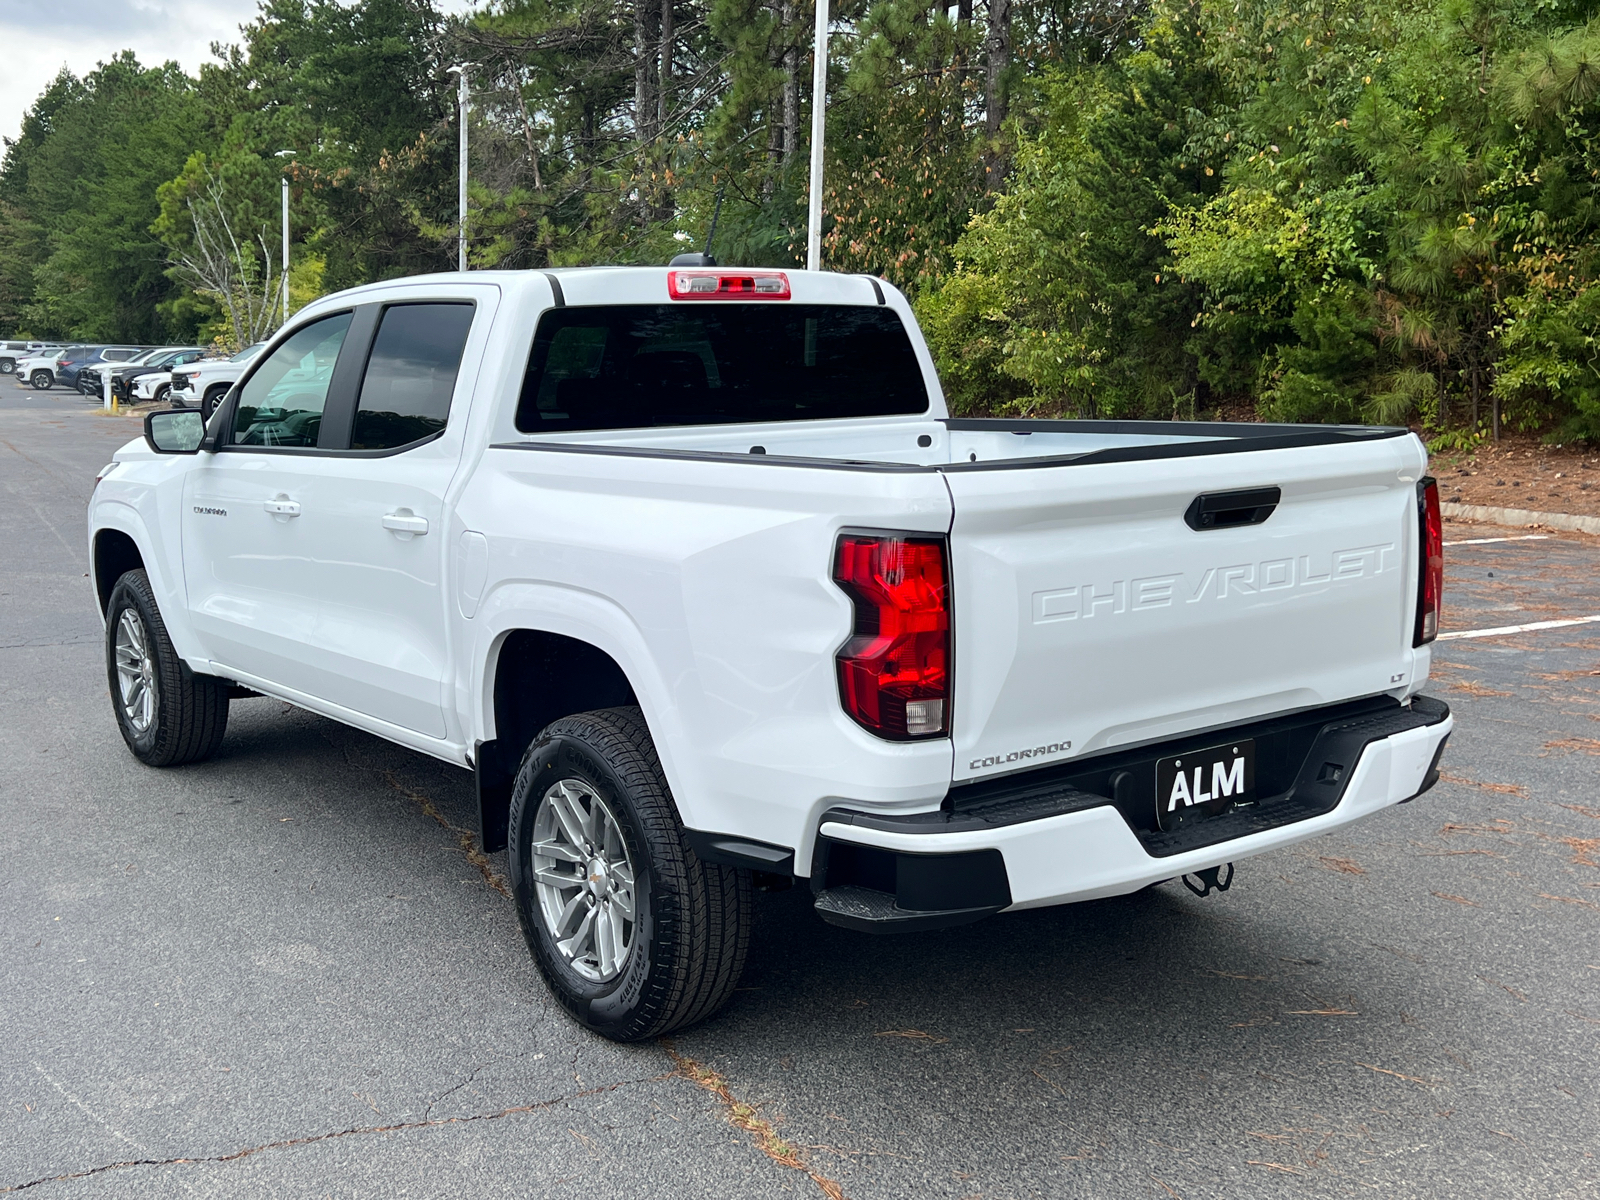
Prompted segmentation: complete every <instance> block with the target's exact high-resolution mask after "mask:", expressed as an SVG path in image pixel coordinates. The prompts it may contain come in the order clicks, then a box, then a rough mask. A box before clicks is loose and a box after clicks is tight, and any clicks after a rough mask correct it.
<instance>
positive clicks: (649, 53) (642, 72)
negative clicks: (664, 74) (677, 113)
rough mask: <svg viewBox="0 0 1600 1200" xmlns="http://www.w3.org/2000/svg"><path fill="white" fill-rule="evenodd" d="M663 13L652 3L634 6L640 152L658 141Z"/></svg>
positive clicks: (637, 2)
mask: <svg viewBox="0 0 1600 1200" xmlns="http://www.w3.org/2000/svg"><path fill="white" fill-rule="evenodd" d="M660 17H661V13H660V10H659V9H658V8H657V7H656V6H655V5H654V4H653V3H651V0H634V5H633V42H634V59H633V130H634V137H635V140H636V141H637V142H638V144H639V147H640V149H641V150H642V149H643V148H644V147H646V146H648V145H650V143H652V142H654V141H655V139H656V133H657V130H658V128H659V126H658V125H657V122H656V116H657V99H656V81H657V78H658V76H657V71H658V67H657V63H658V62H659V56H660V44H659V38H658V33H659V30H660Z"/></svg>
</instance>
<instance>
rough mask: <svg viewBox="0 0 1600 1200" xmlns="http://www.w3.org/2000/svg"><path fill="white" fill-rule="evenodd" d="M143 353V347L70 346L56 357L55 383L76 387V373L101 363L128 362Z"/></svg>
mask: <svg viewBox="0 0 1600 1200" xmlns="http://www.w3.org/2000/svg"><path fill="white" fill-rule="evenodd" d="M144 352H145V347H143V346H70V347H68V349H67V350H65V351H63V352H62V353H61V354H59V355H57V356H56V372H55V374H56V382H57V383H59V384H62V385H63V386H65V387H70V388H75V387H77V386H78V373H79V372H80V371H82V370H83V369H84V368H85V367H92V366H97V365H98V364H101V363H125V362H130V361H132V360H133V359H135V358H138V357H139V355H141V354H143V353H144Z"/></svg>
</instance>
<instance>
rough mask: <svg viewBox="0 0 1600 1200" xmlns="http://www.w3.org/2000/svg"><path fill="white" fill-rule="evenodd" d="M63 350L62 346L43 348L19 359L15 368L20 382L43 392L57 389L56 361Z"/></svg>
mask: <svg viewBox="0 0 1600 1200" xmlns="http://www.w3.org/2000/svg"><path fill="white" fill-rule="evenodd" d="M63 349H64V347H62V346H43V347H40V348H39V349H38V350H33V351H30V352H29V353H28V354H27V355H25V356H23V357H21V358H18V359H17V360H16V366H15V368H14V369H15V373H16V376H17V380H18V382H21V383H30V384H32V385H33V386H34V387H36V388H38V389H39V390H40V391H41V392H42V391H45V390H47V389H49V388H53V387H55V385H56V359H57V358H59V357H60V356H61V352H62V350H63Z"/></svg>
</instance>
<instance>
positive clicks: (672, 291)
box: [667, 270, 789, 300]
mask: <svg viewBox="0 0 1600 1200" xmlns="http://www.w3.org/2000/svg"><path fill="white" fill-rule="evenodd" d="M667 294H668V295H670V296H671V297H672V298H673V299H674V300H787V299H788V298H789V277H788V276H787V275H785V274H784V273H783V272H782V271H707V270H697V271H668V272H667Z"/></svg>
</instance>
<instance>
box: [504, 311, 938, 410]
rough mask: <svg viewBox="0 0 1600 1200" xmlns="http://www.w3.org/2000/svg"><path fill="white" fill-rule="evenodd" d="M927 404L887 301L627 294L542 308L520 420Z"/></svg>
mask: <svg viewBox="0 0 1600 1200" xmlns="http://www.w3.org/2000/svg"><path fill="white" fill-rule="evenodd" d="M927 410H928V390H927V387H926V385H925V384H924V383H923V380H922V370H921V368H920V367H919V366H918V365H917V357H916V353H915V352H914V351H913V350H912V348H911V339H910V338H909V337H908V336H907V334H906V330H905V326H904V325H902V324H901V322H900V318H899V317H898V316H896V315H895V314H894V313H893V312H891V311H889V310H887V309H883V308H853V307H843V306H837V305H820V304H783V305H778V304H771V303H769V304H726V305H724V304H715V305H713V304H708V303H704V304H700V305H696V306H693V307H691V306H689V305H685V304H681V303H680V304H629V305H620V304H619V305H607V306H603V307H601V306H597V307H593V308H564V309H556V310H554V311H552V312H548V313H546V314H545V315H544V317H543V318H542V319H541V320H540V322H539V329H538V332H537V333H536V334H535V335H534V339H533V351H532V353H531V354H530V355H529V357H528V372H527V374H526V375H525V376H524V377H523V381H522V399H521V402H520V403H519V404H518V405H517V428H518V429H519V430H521V431H522V432H523V433H538V432H559V431H561V430H568V429H574V430H576V429H632V428H638V427H646V426H661V425H720V424H731V423H734V422H745V421H805V420H818V419H821V418H829V417H884V416H895V415H900V414H906V413H921V412H926V411H927Z"/></svg>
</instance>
